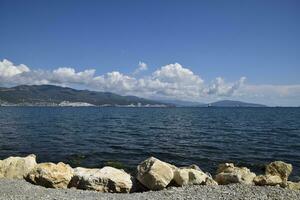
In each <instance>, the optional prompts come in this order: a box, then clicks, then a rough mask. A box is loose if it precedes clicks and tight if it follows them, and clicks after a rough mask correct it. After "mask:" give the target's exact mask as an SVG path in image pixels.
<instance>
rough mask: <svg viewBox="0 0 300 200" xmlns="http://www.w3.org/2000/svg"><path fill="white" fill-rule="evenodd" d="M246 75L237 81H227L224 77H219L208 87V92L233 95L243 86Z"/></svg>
mask: <svg viewBox="0 0 300 200" xmlns="http://www.w3.org/2000/svg"><path fill="white" fill-rule="evenodd" d="M245 80H246V77H241V78H240V80H238V81H237V82H235V83H226V82H225V80H224V79H223V78H222V77H217V78H216V80H214V81H213V82H212V84H211V85H210V86H209V87H208V88H207V90H206V92H207V94H209V95H210V94H215V95H218V96H231V95H233V93H234V92H235V91H237V90H238V89H239V88H240V87H241V86H243V84H244V82H245Z"/></svg>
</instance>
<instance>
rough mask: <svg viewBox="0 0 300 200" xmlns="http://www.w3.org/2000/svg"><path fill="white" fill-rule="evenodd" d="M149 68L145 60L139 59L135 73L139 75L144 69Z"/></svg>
mask: <svg viewBox="0 0 300 200" xmlns="http://www.w3.org/2000/svg"><path fill="white" fill-rule="evenodd" d="M146 70H148V65H147V64H146V63H144V62H141V61H139V64H138V68H137V69H136V70H134V72H133V75H137V74H139V73H140V72H142V71H146Z"/></svg>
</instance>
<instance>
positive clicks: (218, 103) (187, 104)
mask: <svg viewBox="0 0 300 200" xmlns="http://www.w3.org/2000/svg"><path fill="white" fill-rule="evenodd" d="M164 102H167V103H172V104H174V105H175V106H177V107H267V106H266V105H263V104H256V103H248V102H242V101H232V100H222V101H216V102H212V103H201V102H189V101H178V100H173V101H164Z"/></svg>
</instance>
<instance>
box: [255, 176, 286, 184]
mask: <svg viewBox="0 0 300 200" xmlns="http://www.w3.org/2000/svg"><path fill="white" fill-rule="evenodd" d="M253 181H254V183H255V185H259V186H276V185H280V184H281V183H282V179H281V178H280V176H277V175H275V176H273V175H269V174H268V175H259V176H256V177H255V178H254V180H253Z"/></svg>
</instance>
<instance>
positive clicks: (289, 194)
mask: <svg viewBox="0 0 300 200" xmlns="http://www.w3.org/2000/svg"><path fill="white" fill-rule="evenodd" d="M2 199H3V200H10V199H14V200H15V199H16V200H23V199H26V200H38V199H43V200H49V199H51V200H54V199H57V200H63V199H68V200H69V199H86V200H90V199H118V200H131V199H203V200H210V199H225V200H226V199H228V200H229V199H249V200H250V199H251V200H252V199H272V200H275V199H276V200H279V199H282V200H289V199H290V200H297V199H300V191H292V190H287V189H282V188H280V187H259V186H245V185H240V184H233V185H227V186H190V187H183V188H174V187H173V188H168V189H165V190H162V191H157V192H154V191H150V192H144V193H133V194H108V193H99V192H93V191H83V190H76V189H47V188H43V187H40V186H35V185H32V184H30V183H27V182H26V181H24V180H7V179H1V180H0V200H2Z"/></svg>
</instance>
